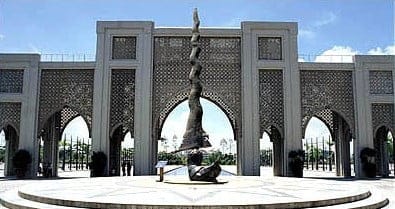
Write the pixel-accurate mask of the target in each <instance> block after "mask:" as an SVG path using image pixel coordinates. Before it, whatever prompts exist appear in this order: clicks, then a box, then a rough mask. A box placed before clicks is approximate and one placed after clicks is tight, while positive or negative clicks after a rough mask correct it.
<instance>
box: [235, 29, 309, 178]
mask: <svg viewBox="0 0 395 209" xmlns="http://www.w3.org/2000/svg"><path fill="white" fill-rule="evenodd" d="M241 30H242V59H241V61H242V66H241V70H242V137H241V139H240V141H239V142H238V154H239V158H238V166H239V174H241V175H260V164H259V144H258V143H259V140H258V139H259V138H260V132H259V125H260V124H259V122H260V121H259V73H258V71H259V70H260V69H278V70H283V76H284V77H283V88H284V94H283V95H284V97H283V98H284V115H283V116H284V143H283V152H282V153H281V155H282V156H279V157H280V158H281V160H282V161H283V162H282V168H281V173H282V175H284V176H288V175H290V174H289V173H288V152H289V151H291V150H297V149H302V143H301V102H300V79H299V77H300V73H299V67H298V62H297V60H298V58H297V54H298V53H297V33H298V29H297V24H296V23H267V22H263V23H262V22H260V23H258V22H242V23H241ZM260 37H280V38H281V40H282V41H281V44H282V47H281V49H282V50H281V60H262V59H261V60H259V59H258V45H257V44H258V38H260ZM269 111H270V110H269Z"/></svg>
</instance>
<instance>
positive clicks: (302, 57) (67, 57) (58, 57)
mask: <svg viewBox="0 0 395 209" xmlns="http://www.w3.org/2000/svg"><path fill="white" fill-rule="evenodd" d="M41 61H43V62H94V61H96V55H95V54H41ZM298 61H299V62H337V63H352V62H353V61H354V55H316V54H298Z"/></svg>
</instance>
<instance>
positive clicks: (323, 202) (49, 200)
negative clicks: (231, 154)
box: [18, 177, 371, 209]
mask: <svg viewBox="0 0 395 209" xmlns="http://www.w3.org/2000/svg"><path fill="white" fill-rule="evenodd" d="M134 178H136V177H134ZM99 180H100V179H99ZM104 180H106V181H107V180H109V178H107V179H102V181H104ZM284 180H285V179H284ZM121 182H122V183H124V184H126V182H124V181H121ZM150 182H151V185H149V184H150V183H149V182H144V183H146V184H148V185H147V189H149V190H150V191H154V190H157V189H159V191H162V192H165V193H166V192H168V193H167V194H168V195H169V196H167V197H166V198H168V199H172V200H171V201H172V202H173V204H170V205H169V204H163V199H162V200H161V201H159V199H155V196H151V195H153V194H154V193H150V192H149V191H147V190H146V189H144V190H139V191H135V192H142V193H143V194H145V195H144V197H142V196H139V197H142V198H147V199H148V200H149V201H146V200H141V202H138V203H131V202H122V201H120V200H118V199H117V198H116V197H115V196H114V199H112V200H111V201H108V202H106V200H104V199H103V198H97V194H93V193H92V191H91V192H88V193H89V194H90V197H87V198H81V197H80V196H78V195H79V194H77V193H78V192H77V191H75V190H74V191H75V192H77V193H72V192H68V193H69V194H74V195H71V196H70V195H68V196H67V198H61V197H60V196H59V197H56V195H55V196H51V195H48V193H46V195H45V194H43V195H41V196H40V195H38V194H37V192H39V191H38V190H31V189H29V188H28V187H25V188H21V189H20V190H19V192H18V194H19V196H20V197H22V198H25V199H28V200H31V201H36V202H41V203H45V204H52V205H63V206H68V207H84V208H136V207H137V208H145V207H147V208H151V209H157V208H158V209H159V208H161V209H167V208H174V207H179V208H196V209H198V208H202V209H203V208H204V209H207V208H227V209H229V208H232V209H233V208H238V209H240V208H254V209H255V208H307V207H322V206H329V205H339V204H344V203H349V202H353V201H359V200H363V199H366V198H368V197H369V196H370V195H371V193H370V192H369V191H367V190H366V191H362V192H359V193H357V192H355V193H349V194H347V195H345V194H343V195H339V196H336V197H334V196H332V197H331V198H327V199H323V198H319V199H318V198H317V199H299V200H297V198H296V199H295V198H292V199H289V201H280V200H279V201H274V202H270V203H268V202H265V201H263V202H259V203H258V202H256V203H249V202H248V201H249V200H248V199H244V200H241V202H238V204H235V203H229V202H231V201H232V199H233V198H236V196H233V197H232V196H222V195H221V196H218V199H217V202H218V203H217V204H214V205H212V206H209V204H201V202H200V204H193V203H192V204H191V203H180V202H179V201H178V200H177V199H174V198H175V197H176V196H172V193H170V191H171V190H173V189H174V187H177V186H182V187H189V186H186V185H172V184H166V183H152V181H150ZM257 182H259V181H257ZM101 183H104V182H101ZM247 183H248V182H247ZM252 183H255V182H252ZM154 184H155V185H156V186H158V187H153V186H154ZM150 186H152V187H150ZM200 186H201V187H206V186H207V185H205V184H202V185H200ZM222 186H223V187H222ZM240 186H241V185H240ZM114 187H116V186H115V185H114V186H112V188H113V189H114ZM161 187H165V188H166V190H163V188H161ZM192 187H193V189H192V192H198V193H199V189H198V188H199V187H198V186H197V185H195V186H192ZM213 187H214V188H215V187H219V188H217V189H214V190H211V189H209V190H208V191H205V189H204V191H201V192H204V194H201V196H202V197H203V196H207V195H210V196H211V195H213V194H214V193H224V192H225V193H226V192H228V193H227V194H232V193H233V194H234V195H241V194H242V193H237V191H236V190H241V188H239V189H238V188H236V189H235V190H233V189H232V190H231V191H229V188H228V187H226V184H224V185H217V186H213ZM30 188H31V187H30ZM108 188H111V187H108ZM220 188H222V189H220ZM134 189H136V190H137V189H138V188H137V187H135V188H134ZM65 190H66V189H65V188H59V190H50V192H61V193H63V192H65ZM99 190H100V191H99V193H100V195H103V194H106V192H109V191H108V189H105V188H101V189H99ZM34 191H37V192H34ZM41 191H42V190H41ZM182 191H184V192H191V191H190V190H189V189H185V190H182ZM245 192H248V194H251V195H253V194H254V191H253V190H251V191H245ZM157 194H158V193H157ZM180 195H182V194H180ZM102 197H104V196H102ZM127 197H128V198H132V197H131V196H127ZM178 197H179V196H178ZM250 197H251V196H250ZM284 200H285V199H284Z"/></svg>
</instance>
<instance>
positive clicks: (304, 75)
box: [300, 70, 355, 133]
mask: <svg viewBox="0 0 395 209" xmlns="http://www.w3.org/2000/svg"><path fill="white" fill-rule="evenodd" d="M300 85H301V100H302V130H304V129H305V128H306V125H307V122H308V120H309V119H310V118H311V117H312V116H314V115H316V114H317V113H319V112H321V111H322V110H325V109H329V110H332V111H334V112H336V113H338V114H340V115H341V116H342V117H343V118H344V119H345V120H346V122H347V123H348V124H349V126H350V127H351V131H352V133H355V132H354V127H355V126H354V124H355V120H354V118H355V117H354V97H353V87H352V85H353V79H352V72H350V71H335V70H332V71H331V70H324V71H323V70H320V71H314V70H308V71H304V70H301V71H300ZM303 132H304V131H303Z"/></svg>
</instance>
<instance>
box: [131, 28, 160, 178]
mask: <svg viewBox="0 0 395 209" xmlns="http://www.w3.org/2000/svg"><path fill="white" fill-rule="evenodd" d="M153 27H154V25H153V23H152V22H146V23H145V25H144V30H143V31H142V33H141V34H140V35H139V39H138V41H140V43H141V48H140V49H141V50H142V51H140V53H141V60H140V63H141V68H140V69H138V70H137V71H136V86H135V88H136V89H135V92H136V94H135V98H136V99H135V109H134V150H135V155H134V167H133V175H149V174H155V173H156V172H155V167H154V165H155V163H156V153H157V150H156V148H157V145H156V143H157V141H156V140H154V139H153V137H152V110H151V109H152V99H151V98H152V95H151V92H152V71H153V67H152V56H153V55H152V53H153V52H152V50H153V38H152V31H153Z"/></svg>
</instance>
